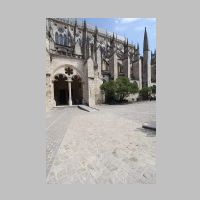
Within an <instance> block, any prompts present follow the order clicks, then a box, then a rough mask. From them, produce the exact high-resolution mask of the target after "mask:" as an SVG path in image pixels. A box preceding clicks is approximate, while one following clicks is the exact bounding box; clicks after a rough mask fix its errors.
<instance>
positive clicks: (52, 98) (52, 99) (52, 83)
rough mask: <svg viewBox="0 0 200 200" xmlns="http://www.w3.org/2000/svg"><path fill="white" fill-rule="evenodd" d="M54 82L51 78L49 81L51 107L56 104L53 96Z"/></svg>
mask: <svg viewBox="0 0 200 200" xmlns="http://www.w3.org/2000/svg"><path fill="white" fill-rule="evenodd" d="M54 82H55V80H52V82H51V101H52V107H54V106H56V101H55V96H54Z"/></svg>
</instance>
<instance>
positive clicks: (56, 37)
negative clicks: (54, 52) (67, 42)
mask: <svg viewBox="0 0 200 200" xmlns="http://www.w3.org/2000/svg"><path fill="white" fill-rule="evenodd" d="M55 42H56V44H58V43H59V41H58V33H57V32H56V34H55Z"/></svg>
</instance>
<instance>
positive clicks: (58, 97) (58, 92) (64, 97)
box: [54, 74, 69, 106]
mask: <svg viewBox="0 0 200 200" xmlns="http://www.w3.org/2000/svg"><path fill="white" fill-rule="evenodd" d="M68 95H69V93H68V83H67V77H66V76H64V75H62V74H59V75H56V76H55V81H54V98H55V101H56V105H57V106H58V105H67V104H68V99H69V98H68Z"/></svg>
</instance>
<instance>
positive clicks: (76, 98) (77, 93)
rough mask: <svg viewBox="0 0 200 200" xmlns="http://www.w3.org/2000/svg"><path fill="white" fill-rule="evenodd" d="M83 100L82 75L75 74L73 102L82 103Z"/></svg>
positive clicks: (73, 78)
mask: <svg viewBox="0 0 200 200" xmlns="http://www.w3.org/2000/svg"><path fill="white" fill-rule="evenodd" d="M82 101H83V88H82V81H81V78H80V76H78V75H74V76H73V77H72V104H73V105H78V104H82Z"/></svg>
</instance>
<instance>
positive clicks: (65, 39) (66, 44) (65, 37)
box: [64, 34, 68, 46]
mask: <svg viewBox="0 0 200 200" xmlns="http://www.w3.org/2000/svg"><path fill="white" fill-rule="evenodd" d="M64 45H65V46H68V40H67V36H66V34H64Z"/></svg>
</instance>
